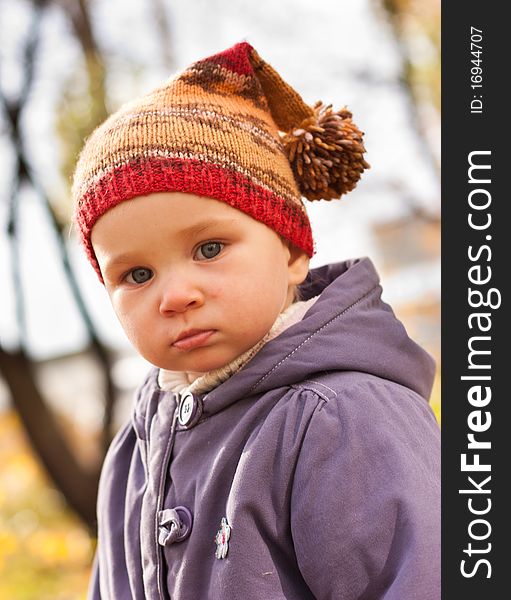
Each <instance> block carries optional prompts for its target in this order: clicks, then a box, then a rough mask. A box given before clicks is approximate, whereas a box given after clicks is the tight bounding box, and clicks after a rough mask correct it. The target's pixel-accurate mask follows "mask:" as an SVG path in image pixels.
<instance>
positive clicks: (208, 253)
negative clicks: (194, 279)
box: [195, 242, 224, 260]
mask: <svg viewBox="0 0 511 600" xmlns="http://www.w3.org/2000/svg"><path fill="white" fill-rule="evenodd" d="M223 247H224V245H223V244H221V243H220V242H206V243H205V244H201V245H200V246H199V247H198V248H197V252H196V253H195V255H196V257H197V258H198V259H199V260H205V259H206V260H207V259H208V258H214V257H215V256H216V255H217V254H219V252H220V251H221V250H222V248H223Z"/></svg>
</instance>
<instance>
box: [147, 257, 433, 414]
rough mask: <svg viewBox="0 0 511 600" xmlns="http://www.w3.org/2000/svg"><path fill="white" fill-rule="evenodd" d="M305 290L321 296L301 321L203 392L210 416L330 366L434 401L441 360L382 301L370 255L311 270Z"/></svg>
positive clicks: (304, 297) (306, 294) (304, 296)
mask: <svg viewBox="0 0 511 600" xmlns="http://www.w3.org/2000/svg"><path fill="white" fill-rule="evenodd" d="M300 293H301V299H302V300H308V299H310V298H313V297H314V296H318V295H319V298H318V299H317V300H316V302H315V303H314V304H313V305H312V306H311V308H310V309H309V310H308V311H307V313H306V314H305V316H304V317H303V319H302V320H301V321H299V322H298V323H295V324H294V325H292V326H291V327H289V328H288V329H286V330H285V331H284V332H283V333H281V334H280V335H279V336H277V337H276V338H274V339H273V340H271V341H269V342H268V343H267V344H266V345H265V346H263V348H262V349H261V350H260V351H259V352H258V353H257V354H256V355H255V356H254V357H253V358H252V359H251V360H250V361H249V362H248V363H247V364H246V365H245V366H244V367H243V369H241V370H240V371H239V372H238V373H235V374H234V375H233V376H232V377H230V378H229V379H228V380H226V381H225V382H223V383H222V384H220V385H219V386H218V387H216V388H215V389H213V390H211V391H210V392H208V393H207V394H205V395H204V396H203V400H204V412H205V413H209V414H213V413H216V412H218V411H220V410H222V409H223V408H225V407H226V406H228V405H230V404H231V403H232V402H235V401H236V400H238V399H239V398H241V397H247V396H251V395H253V394H254V395H255V394H257V395H260V394H262V393H264V392H266V391H268V390H270V389H274V388H279V387H285V386H291V385H294V384H297V383H299V382H301V381H304V380H306V379H311V378H314V377H315V376H318V374H319V373H322V372H325V371H358V372H364V373H369V374H371V375H376V376H377V377H382V378H384V379H388V380H391V381H393V382H395V383H398V384H400V385H403V386H405V387H407V388H410V389H411V390H413V391H415V392H417V393H418V394H419V395H421V396H422V397H423V398H424V399H425V400H427V399H428V398H429V395H430V393H431V388H432V385H433V378H434V373H435V362H434V360H433V358H432V357H431V356H430V355H429V354H428V353H427V352H426V351H425V350H423V349H422V348H421V347H420V346H419V345H418V344H416V343H415V342H414V341H413V340H412V339H410V337H409V336H408V334H407V333H406V330H405V328H404V326H403V324H402V323H401V322H400V321H399V320H398V319H397V318H396V316H395V315H394V312H393V311H392V308H391V307H390V306H389V305H388V304H386V303H385V302H384V301H383V300H382V299H381V293H382V288H381V286H380V280H379V276H378V273H377V272H376V269H375V267H374V265H373V263H372V261H371V260H370V259H369V258H361V259H352V260H347V261H344V262H340V263H335V264H331V265H326V266H324V267H320V268H316V269H311V270H310V271H309V274H308V276H307V278H306V280H305V281H304V282H303V283H302V284H301V286H300ZM156 378H157V370H155V372H154V377H152V378H151V380H152V381H153V384H154V385H157V384H156V383H155V382H156ZM151 385H152V384H151ZM139 408H140V407H139ZM137 412H138V411H137Z"/></svg>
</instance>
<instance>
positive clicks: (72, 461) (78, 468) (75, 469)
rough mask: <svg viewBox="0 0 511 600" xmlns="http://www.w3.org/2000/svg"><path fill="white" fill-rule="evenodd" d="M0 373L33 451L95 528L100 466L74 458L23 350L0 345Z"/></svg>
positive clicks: (90, 525)
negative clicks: (90, 467) (10, 350)
mask: <svg viewBox="0 0 511 600" xmlns="http://www.w3.org/2000/svg"><path fill="white" fill-rule="evenodd" d="M0 373H1V374H2V376H3V377H4V379H5V382H6V384H7V387H8V388H9V391H10V393H11V397H12V398H13V400H14V404H15V407H16V410H17V412H18V414H19V416H20V418H21V421H22V423H23V426H24V428H25V431H26V433H27V434H28V438H29V440H30V442H31V444H32V446H33V448H34V451H35V453H36V455H37V456H38V457H39V458H40V460H41V462H42V463H43V465H44V467H45V468H46V471H47V472H48V474H49V475H50V477H51V478H52V480H53V481H54V483H55V484H56V485H57V487H58V489H59V490H60V491H61V492H62V494H63V495H64V497H65V498H66V500H67V502H68V503H69V505H70V507H71V508H72V509H74V510H75V511H76V512H77V513H78V515H80V517H81V518H82V519H83V520H84V522H85V523H86V524H87V526H88V527H89V528H90V529H91V530H94V528H95V522H96V495H97V488H98V480H99V471H100V467H101V466H100V465H99V464H98V465H96V467H95V468H94V469H93V470H87V469H85V468H84V467H83V466H82V465H81V464H80V463H79V462H78V461H77V460H76V458H75V456H74V454H73V452H72V451H71V448H70V447H69V444H68V443H67V442H66V440H65V439H64V437H63V435H62V431H61V429H60V427H59V425H58V423H57V422H56V419H55V416H54V415H53V413H52V412H51V410H49V408H48V405H47V403H46V401H45V400H44V398H43V397H42V395H41V392H40V390H39V388H38V385H37V382H36V380H35V377H34V370H33V365H32V363H31V361H30V359H29V358H28V357H27V356H26V355H25V354H24V353H23V352H16V353H12V354H9V353H7V352H5V351H4V350H2V349H1V348H0Z"/></svg>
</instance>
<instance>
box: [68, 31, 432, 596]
mask: <svg viewBox="0 0 511 600" xmlns="http://www.w3.org/2000/svg"><path fill="white" fill-rule="evenodd" d="M364 152H365V149H364V147H363V143H362V133H361V132H360V131H359V130H358V129H357V127H356V126H355V125H354V123H353V122H352V120H351V114H350V113H349V111H347V110H346V109H342V110H340V111H337V112H334V111H333V110H332V108H331V107H330V106H323V105H322V104H321V103H317V104H316V105H315V106H314V107H310V106H308V105H306V104H305V103H304V102H303V100H302V98H301V97H300V96H299V95H298V93H297V92H296V91H295V90H294V89H292V88H291V87H290V86H289V85H288V84H287V83H286V82H285V81H283V80H282V78H281V77H280V76H279V75H278V73H277V72H276V71H275V70H274V69H273V68H272V67H271V66H270V65H269V64H268V63H266V62H265V61H264V60H263V59H261V57H260V56H259V55H258V54H257V52H256V51H255V50H254V48H252V46H250V45H249V44H248V43H246V42H242V43H239V44H236V45H235V46H233V47H232V48H230V49H228V50H226V51H224V52H222V53H220V54H217V55H214V56H211V57H209V58H206V59H203V60H200V61H198V62H196V63H194V64H193V65H191V66H190V67H189V68H188V69H186V70H185V71H184V72H183V73H181V74H179V75H177V76H176V77H174V78H173V79H172V80H170V81H169V82H167V83H166V84H165V85H163V86H162V87H160V88H158V89H156V90H155V91H153V92H151V93H150V94H148V95H146V96H144V97H143V98H142V99H139V100H137V101H135V102H133V103H131V104H129V105H126V106H124V107H123V108H121V109H120V111H118V112H117V113H116V114H114V115H112V116H111V117H110V118H109V119H108V120H107V121H106V122H105V123H104V124H103V125H102V126H101V127H99V128H98V129H97V130H96V131H95V132H94V133H93V134H92V135H91V137H90V138H89V140H88V141H87V143H86V145H85V148H84V150H83V152H82V154H81V157H80V160H79V162H78V165H77V169H76V173H75V182H74V188H73V194H74V198H75V221H76V224H77V227H78V230H79V232H80V236H81V239H82V242H83V244H84V246H85V249H86V251H87V254H88V257H89V260H90V262H91V263H92V265H93V267H94V268H95V270H96V272H97V274H98V276H99V277H100V279H101V281H102V282H103V283H104V285H105V288H106V291H107V292H108V294H109V297H110V299H111V302H112V305H113V307H114V310H115V312H116V314H117V316H118V318H119V320H120V322H121V324H122V326H123V328H124V330H125V332H126V334H127V336H128V338H129V339H130V341H131V342H132V344H133V345H134V346H135V348H136V349H137V350H138V352H139V353H140V354H141V355H142V356H143V357H145V358H146V359H147V360H148V361H149V362H151V363H152V364H153V365H154V369H152V370H151V371H150V373H149V374H148V376H147V378H146V379H145V381H144V382H143V383H142V385H141V386H140V388H139V390H138V392H137V396H136V402H135V406H134V412H133V417H132V420H131V422H130V423H129V424H127V425H126V426H125V427H124V428H123V429H122V430H121V431H120V432H119V433H118V434H117V436H116V438H115V439H114V441H113V442H112V445H111V447H110V450H109V452H108V454H107V458H106V460H105V464H104V466H103V472H102V476H101V482H100V490H99V498H98V550H97V554H96V560H95V566H94V574H93V577H92V580H91V585H90V590H89V598H91V599H100V598H101V599H104V600H107V599H108V600H130V599H137V600H140V599H143V598H148V599H155V600H156V599H157V600H162V599H168V598H173V599H175V600H180V599H182V600H184V599H199V600H201V599H207V598H211V599H216V598H218V599H224V600H234V599H236V600H239V599H242V600H246V599H265V600H266V599H272V600H277V599H279V598H282V599H284V598H287V599H307V598H320V599H323V598H325V599H326V598H336V599H340V600H341V599H342V600H355V599H364V600H371V599H379V598H382V599H383V598H385V600H410V599H411V598H416V599H417V600H438V599H439V598H440V584H439V570H440V569H439V555H440V543H439V531H440V516H439V514H440V513H439V501H440V493H439V429H438V426H437V423H436V421H435V418H434V416H433V413H432V411H431V409H430V408H429V406H428V402H427V399H428V397H429V394H430V392H431V386H432V381H433V375H434V363H433V360H432V359H431V358H430V357H429V355H428V354H426V352H425V351H424V350H422V349H421V348H420V347H419V346H418V345H417V344H415V343H414V342H413V341H412V340H411V339H410V338H409V337H408V336H407V334H406V332H405V330H404V327H403V325H402V324H401V323H400V322H399V321H398V320H397V319H396V317H395V316H394V314H393V312H392V310H391V308H390V307H389V306H388V305H387V304H385V303H384V302H383V301H382V300H381V287H380V285H379V279H378V275H377V273H376V271H375V269H374V267H373V265H372V263H371V261H370V260H369V259H367V258H364V259H357V260H349V261H345V262H341V263H338V264H333V265H328V266H325V267H322V268H318V269H313V270H310V269H309V259H310V257H311V256H312V254H313V241H312V234H311V228H310V224H309V220H308V217H307V213H306V211H305V208H304V205H303V203H302V196H303V197H305V198H307V199H310V200H317V199H321V198H323V199H327V200H331V199H334V198H339V197H340V196H341V195H343V194H345V193H347V192H349V191H350V190H351V189H353V187H354V186H355V185H356V183H357V181H358V179H359V177H360V175H361V173H362V172H363V170H364V169H365V168H367V167H368V166H369V165H368V164H367V163H366V162H365V160H364V158H363V153H364Z"/></svg>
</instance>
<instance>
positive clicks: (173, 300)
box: [159, 277, 204, 315]
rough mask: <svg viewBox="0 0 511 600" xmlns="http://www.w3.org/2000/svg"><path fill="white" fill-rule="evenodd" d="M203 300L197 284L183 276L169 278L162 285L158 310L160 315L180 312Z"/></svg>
mask: <svg viewBox="0 0 511 600" xmlns="http://www.w3.org/2000/svg"><path fill="white" fill-rule="evenodd" d="M203 302H204V298H203V295H202V292H201V291H200V290H199V288H198V287H197V285H195V284H194V283H193V282H191V281H189V280H187V279H185V278H174V277H173V278H171V279H169V280H167V281H165V282H164V283H163V285H162V289H161V294H160V306H159V311H160V313H161V314H162V315H170V314H172V313H182V312H185V311H187V310H189V309H191V308H197V307H198V306H201V305H202V304H203Z"/></svg>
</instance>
